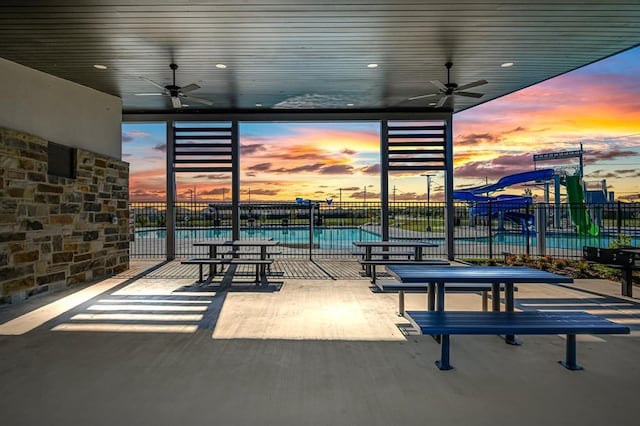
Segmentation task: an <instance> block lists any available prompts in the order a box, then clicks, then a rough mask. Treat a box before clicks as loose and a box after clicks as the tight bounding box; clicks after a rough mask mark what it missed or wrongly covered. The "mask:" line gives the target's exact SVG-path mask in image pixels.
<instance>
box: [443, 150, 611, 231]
mask: <svg viewBox="0 0 640 426" xmlns="http://www.w3.org/2000/svg"><path fill="white" fill-rule="evenodd" d="M583 153H584V151H583V149H582V144H581V145H580V150H575V151H564V152H552V153H545V154H536V155H534V156H533V160H534V165H537V163H538V162H541V161H550V160H562V159H566V158H573V157H577V158H579V164H578V167H577V169H575V170H574V171H573V173H569V172H568V168H567V167H566V166H564V167H563V166H560V167H556V168H544V169H537V168H536V169H534V170H532V171H528V172H523V173H516V174H512V175H508V176H503V177H502V178H500V179H499V180H498V181H497V182H496V183H493V184H486V185H481V186H477V187H473V188H467V189H462V190H456V191H454V192H453V197H454V199H456V200H458V201H465V202H468V203H470V205H471V206H470V215H471V217H470V223H471V224H472V225H473V224H474V223H475V220H476V218H482V217H491V218H493V217H496V216H497V217H498V218H499V229H504V221H511V222H515V223H517V224H519V225H520V227H521V230H522V233H523V234H524V233H529V234H530V235H534V234H535V232H536V229H535V223H536V221H535V216H534V215H533V213H532V208H531V206H532V204H533V198H532V197H531V196H529V195H505V194H502V195H498V196H491V195H490V194H492V193H494V192H497V191H503V190H504V189H506V188H508V187H511V186H515V185H522V184H525V185H537V186H539V185H542V186H543V187H544V202H545V203H549V199H550V197H549V195H550V185H551V183H552V182H553V184H554V206H555V208H554V214H553V215H552V219H553V227H554V228H561V227H562V224H561V209H560V202H561V200H560V198H561V187H562V186H564V187H565V188H566V194H567V201H568V203H569V211H570V219H571V222H572V223H573V225H574V226H575V228H576V232H577V233H578V234H579V235H585V236H597V235H599V233H600V227H599V226H598V223H599V222H600V221H601V214H599V211H598V209H597V208H593V207H591V206H589V204H588V203H587V201H589V202H590V203H598V202H600V203H603V202H611V201H612V198H613V193H611V194H607V193H606V181H603V183H602V190H601V191H586V189H585V187H584V182H583V180H582V177H583V167H584V166H583V159H582V157H583ZM534 167H535V166H534ZM608 195H610V196H611V197H608ZM587 198H589V200H587ZM594 222H595V223H594Z"/></svg>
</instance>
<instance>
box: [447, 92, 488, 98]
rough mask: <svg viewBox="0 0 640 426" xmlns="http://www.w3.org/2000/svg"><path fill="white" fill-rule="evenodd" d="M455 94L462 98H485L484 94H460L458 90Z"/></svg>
mask: <svg viewBox="0 0 640 426" xmlns="http://www.w3.org/2000/svg"><path fill="white" fill-rule="evenodd" d="M453 93H455V94H456V95H460V96H466V97H468V98H481V97H482V96H484V93H473V92H460V91H458V90H456V91H455V92H453Z"/></svg>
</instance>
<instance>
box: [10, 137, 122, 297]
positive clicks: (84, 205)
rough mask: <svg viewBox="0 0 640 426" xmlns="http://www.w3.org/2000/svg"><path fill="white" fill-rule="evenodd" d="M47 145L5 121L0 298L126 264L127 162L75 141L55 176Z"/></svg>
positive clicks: (71, 282) (111, 270) (25, 294)
mask: <svg viewBox="0 0 640 426" xmlns="http://www.w3.org/2000/svg"><path fill="white" fill-rule="evenodd" d="M54 142H57V143H61V144H64V141H54ZM47 145H48V142H47V141H46V140H44V139H42V138H39V137H37V136H33V135H29V134H25V133H21V132H17V131H14V130H9V129H3V128H0V304H2V303H13V302H16V301H20V300H23V299H26V298H28V297H31V296H33V295H36V294H39V293H43V292H47V291H51V290H54V289H60V288H66V287H68V286H72V285H75V284H80V283H85V282H88V281H92V280H95V279H98V278H101V277H107V276H110V275H112V274H115V273H118V272H121V271H124V270H126V269H128V268H129V234H128V232H129V230H128V217H129V209H128V198H129V188H128V185H129V164H128V163H126V162H123V161H120V160H118V159H114V158H109V157H106V156H104V155H98V154H94V153H92V152H88V151H85V150H81V149H78V153H77V166H76V178H75V179H67V178H62V177H57V176H52V175H48V174H47V167H48V166H47ZM114 217H115V218H116V219H114ZM114 222H115V223H114Z"/></svg>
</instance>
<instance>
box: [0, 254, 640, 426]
mask: <svg viewBox="0 0 640 426" xmlns="http://www.w3.org/2000/svg"><path fill="white" fill-rule="evenodd" d="M330 263H331V262H326V263H316V264H309V265H307V266H306V267H305V265H304V264H302V263H296V264H295V265H293V264H292V265H290V266H289V268H290V271H298V272H295V274H297V275H299V276H305V275H306V276H307V277H306V278H290V276H293V275H291V274H294V273H293V272H286V271H285V274H284V275H283V277H282V278H281V279H279V281H278V277H277V276H276V277H274V280H273V282H272V284H271V285H269V286H268V287H266V288H256V287H254V286H251V285H248V284H246V285H244V284H233V285H232V286H231V287H228V288H227V289H226V290H223V291H217V290H220V288H219V287H218V286H215V285H214V286H194V285H193V284H194V280H195V276H196V274H197V272H196V271H195V270H191V269H189V268H185V267H184V265H179V263H177V262H170V263H161V264H156V262H152V261H145V262H134V263H132V268H131V270H129V271H127V272H125V273H123V274H121V275H119V276H116V277H113V278H110V279H106V280H103V281H100V282H97V283H93V284H91V285H85V286H82V287H79V288H74V289H69V290H65V291H62V292H59V293H56V294H51V295H45V296H42V297H38V298H34V299H32V300H29V301H27V302H25V303H22V304H18V305H14V306H5V307H2V308H0V360H1V361H0V368H1V369H2V376H1V377H2V380H1V381H0V394H1V395H2V398H0V413H2V414H1V417H0V418H1V419H2V423H3V424H6V425H11V426H16V425H37V424H47V425H92V426H100V425H117V424H120V425H176V424H189V425H191V424H228V425H253V424H264V425H275V424H277V425H296V426H299V425H363V426H365V425H366V426H374V425H381V426H382V425H384V426H389V425H400V424H402V425H425V424H427V425H429V424H435V425H474V426H476V425H478V426H481V425H491V426H495V425H499V424H517V425H518V426H524V425H532V426H533V425H535V426H539V425H543V424H548V425H580V426H585V425H594V426H595V425H598V426H601V425H603V424H609V425H636V424H638V419H637V416H638V409H637V402H638V398H639V397H638V393H637V389H638V384H639V383H640V362H639V360H640V300H639V299H637V298H635V299H632V298H627V297H623V296H621V295H620V294H619V291H620V286H619V285H618V284H617V283H614V282H609V281H604V280H576V282H575V283H574V284H572V285H569V286H552V285H534V286H522V287H521V288H520V289H519V291H518V294H517V295H516V300H517V307H518V308H519V309H580V310H587V311H588V312H592V313H599V314H601V315H603V316H605V317H607V318H610V319H612V320H614V321H618V322H621V323H624V324H626V325H628V326H629V327H631V329H632V334H631V335H626V336H608V335H607V336H590V335H588V336H579V337H578V361H579V362H580V363H581V364H583V365H584V367H585V370H584V371H579V372H571V371H568V370H565V369H564V368H562V367H561V366H560V365H558V364H557V362H556V361H557V360H559V359H562V357H563V356H564V343H565V342H564V339H563V338H562V337H560V336H523V340H524V344H523V345H522V346H519V347H515V346H509V345H505V344H504V343H503V342H502V341H501V340H500V339H499V338H497V337H495V336H455V337H454V338H453V339H452V346H453V352H452V355H453V358H452V360H451V361H452V364H453V365H454V366H455V367H456V369H454V370H452V371H449V372H442V371H440V370H438V369H437V368H436V367H435V366H434V363H433V362H434V360H436V359H437V358H438V356H439V346H438V345H437V343H436V342H435V341H434V340H433V339H431V338H428V337H423V336H417V335H416V334H415V332H413V330H412V329H411V328H410V327H409V325H408V322H407V321H406V320H404V319H403V318H400V317H398V316H397V315H395V311H396V309H397V295H395V294H380V293H374V292H372V291H371V289H370V284H369V282H368V280H367V279H365V278H363V277H360V274H359V266H358V264H357V263H356V262H340V263H339V264H337V265H334V266H331V265H330ZM282 265H284V264H282ZM275 266H276V265H274V267H275ZM318 268H319V269H318ZM305 271H307V272H305ZM339 271H340V272H339ZM295 274H294V275H295ZM322 274H324V276H323V275H322ZM345 274H346V275H345ZM314 277H315V278H314ZM447 297H448V300H447V306H448V308H451V309H453V308H455V309H459V310H478V309H479V308H480V296H479V295H474V294H457V295H449V296H447ZM425 299H426V298H425V296H424V295H419V294H408V295H407V297H406V304H407V309H423V308H424V305H425Z"/></svg>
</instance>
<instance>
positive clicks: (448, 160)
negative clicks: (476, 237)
mask: <svg viewBox="0 0 640 426" xmlns="http://www.w3.org/2000/svg"><path fill="white" fill-rule="evenodd" d="M444 157H445V160H444V161H445V173H444V194H445V210H444V218H445V232H446V236H445V238H446V242H447V258H448V259H449V260H453V259H454V258H455V241H454V226H455V220H454V216H455V207H454V205H453V116H452V115H451V114H450V115H449V116H448V117H447V119H446V122H445V155H444Z"/></svg>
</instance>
